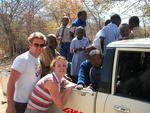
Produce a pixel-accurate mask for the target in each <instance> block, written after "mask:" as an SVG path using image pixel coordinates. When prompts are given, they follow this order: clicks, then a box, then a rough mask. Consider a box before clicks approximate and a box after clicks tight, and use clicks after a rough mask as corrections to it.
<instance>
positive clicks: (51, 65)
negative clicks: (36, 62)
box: [50, 56, 68, 69]
mask: <svg viewBox="0 0 150 113" xmlns="http://www.w3.org/2000/svg"><path fill="white" fill-rule="evenodd" d="M58 60H64V61H65V63H66V64H68V61H67V60H66V59H65V58H64V57H62V56H57V57H56V58H54V59H53V60H52V62H51V64H50V69H52V68H53V67H55V63H56V62H57V61H58Z"/></svg>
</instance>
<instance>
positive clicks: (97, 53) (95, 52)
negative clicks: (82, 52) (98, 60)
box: [89, 49, 102, 57]
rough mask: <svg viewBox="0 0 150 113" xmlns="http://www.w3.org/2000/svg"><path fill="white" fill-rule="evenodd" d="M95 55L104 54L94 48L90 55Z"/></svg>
mask: <svg viewBox="0 0 150 113" xmlns="http://www.w3.org/2000/svg"><path fill="white" fill-rule="evenodd" d="M94 55H100V57H102V54H101V52H100V51H99V50H98V49H93V50H91V51H90V53H89V56H90V57H92V56H94Z"/></svg>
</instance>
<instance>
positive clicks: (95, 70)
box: [89, 49, 102, 91]
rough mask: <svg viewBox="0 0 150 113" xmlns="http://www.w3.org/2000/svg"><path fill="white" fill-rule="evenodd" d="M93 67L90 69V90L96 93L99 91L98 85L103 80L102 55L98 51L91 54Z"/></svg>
mask: <svg viewBox="0 0 150 113" xmlns="http://www.w3.org/2000/svg"><path fill="white" fill-rule="evenodd" d="M89 56H90V61H91V64H92V67H91V69H90V73H89V78H90V88H91V89H92V90H94V91H97V90H98V84H99V82H100V80H101V69H102V54H101V53H100V51H99V50H98V49H95V50H92V51H91V52H90V53H89Z"/></svg>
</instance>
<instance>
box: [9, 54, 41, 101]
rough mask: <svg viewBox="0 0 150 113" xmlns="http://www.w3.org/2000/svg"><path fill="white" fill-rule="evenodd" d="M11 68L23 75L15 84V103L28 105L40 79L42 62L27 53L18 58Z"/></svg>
mask: <svg viewBox="0 0 150 113" xmlns="http://www.w3.org/2000/svg"><path fill="white" fill-rule="evenodd" d="M11 68H12V69H14V70H16V71H18V72H20V73H21V76H20V77H19V79H18V80H17V81H16V83H15V92H14V101H15V102H20V103H27V102H28V99H29V95H30V93H31V92H32V88H33V86H34V85H35V83H36V82H37V81H38V80H39V79H40V74H41V68H40V61H39V59H38V58H35V57H34V56H32V55H31V54H30V52H29V51H27V52H25V53H23V54H21V55H19V56H18V57H16V59H15V60H14V62H13V64H12V66H11Z"/></svg>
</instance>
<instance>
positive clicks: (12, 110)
mask: <svg viewBox="0 0 150 113" xmlns="http://www.w3.org/2000/svg"><path fill="white" fill-rule="evenodd" d="M45 42H46V37H45V36H44V35H43V34H42V33H40V32H34V33H32V34H31V35H30V36H29V37H28V43H29V51H27V52H25V53H23V54H21V55H19V56H18V57H16V59H15V60H14V62H13V64H12V66H11V73H10V78H9V81H8V86H7V103H8V106H7V110H6V113H24V111H25V109H26V106H27V102H28V98H29V95H30V93H31V91H32V87H33V86H34V85H35V83H36V82H37V81H38V80H39V79H40V74H41V68H40V62H39V59H38V56H39V55H40V54H41V52H42V50H43V47H44V45H45Z"/></svg>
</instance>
